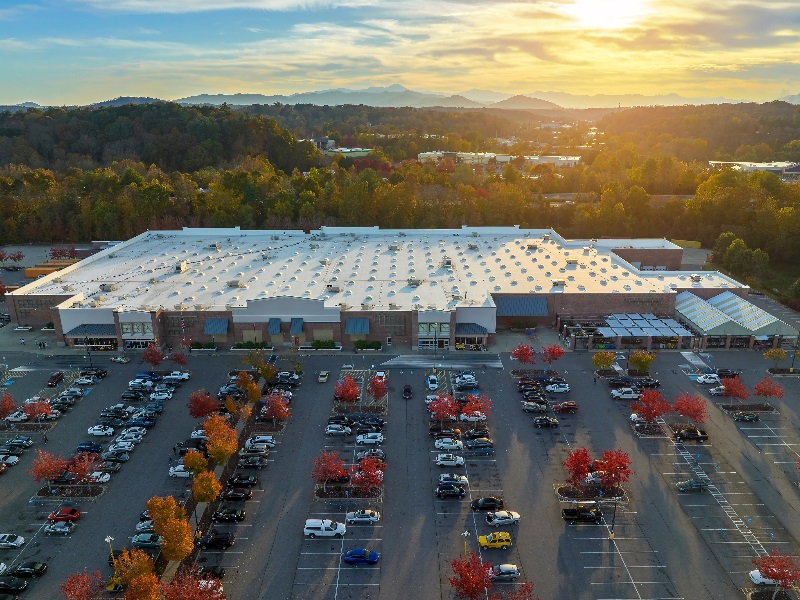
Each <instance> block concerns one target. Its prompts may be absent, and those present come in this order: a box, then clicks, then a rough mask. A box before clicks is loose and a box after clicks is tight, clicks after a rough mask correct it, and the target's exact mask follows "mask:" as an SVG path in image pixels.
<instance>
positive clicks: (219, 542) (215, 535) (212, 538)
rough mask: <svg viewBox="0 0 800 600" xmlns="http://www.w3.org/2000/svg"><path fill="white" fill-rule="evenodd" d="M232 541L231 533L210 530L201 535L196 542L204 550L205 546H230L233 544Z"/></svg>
mask: <svg viewBox="0 0 800 600" xmlns="http://www.w3.org/2000/svg"><path fill="white" fill-rule="evenodd" d="M233 541H234V538H233V534H232V533H220V532H219V531H212V532H211V533H210V534H208V535H204V536H203V537H201V538H200V540H199V541H198V542H197V544H198V545H199V546H200V547H201V548H203V549H204V550H205V549H206V548H230V547H231V546H233Z"/></svg>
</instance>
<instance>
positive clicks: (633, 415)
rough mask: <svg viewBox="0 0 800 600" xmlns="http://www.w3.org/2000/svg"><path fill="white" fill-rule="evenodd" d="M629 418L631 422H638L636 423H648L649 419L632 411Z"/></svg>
mask: <svg viewBox="0 0 800 600" xmlns="http://www.w3.org/2000/svg"><path fill="white" fill-rule="evenodd" d="M628 419H629V420H630V422H631V423H636V424H642V423H647V421H645V420H644V419H643V418H642V417H640V416H639V415H637V414H636V413H631V416H630V417H628Z"/></svg>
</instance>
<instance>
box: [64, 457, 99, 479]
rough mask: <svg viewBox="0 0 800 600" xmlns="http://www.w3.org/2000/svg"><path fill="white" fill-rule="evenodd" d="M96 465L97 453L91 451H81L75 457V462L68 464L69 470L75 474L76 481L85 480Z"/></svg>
mask: <svg viewBox="0 0 800 600" xmlns="http://www.w3.org/2000/svg"><path fill="white" fill-rule="evenodd" d="M96 465H97V455H96V454H94V453H93V452H81V453H80V454H79V455H78V456H76V457H75V462H73V463H72V464H71V465H70V466H69V471H70V472H71V473H74V474H75V478H76V479H77V480H78V481H85V480H86V478H87V477H88V476H89V475H91V474H92V473H94V470H95V466H96Z"/></svg>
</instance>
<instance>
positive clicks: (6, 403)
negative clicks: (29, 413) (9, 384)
mask: <svg viewBox="0 0 800 600" xmlns="http://www.w3.org/2000/svg"><path fill="white" fill-rule="evenodd" d="M15 410H17V403H16V402H14V399H13V398H12V397H11V394H3V395H2V396H0V420H2V419H5V418H6V417H7V416H8V415H10V414H11V413H12V412H14V411H15Z"/></svg>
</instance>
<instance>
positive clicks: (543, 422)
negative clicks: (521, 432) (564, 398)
mask: <svg viewBox="0 0 800 600" xmlns="http://www.w3.org/2000/svg"><path fill="white" fill-rule="evenodd" d="M533 426H534V427H558V419H555V418H553V417H536V418H535V419H534V420H533Z"/></svg>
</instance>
